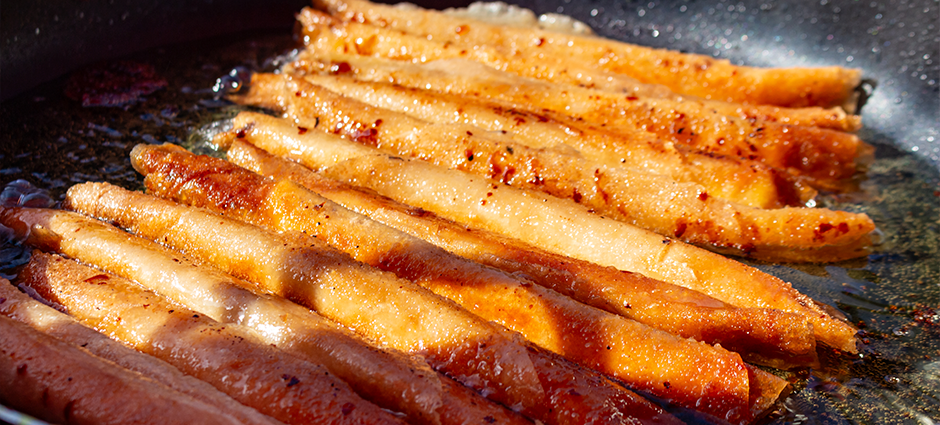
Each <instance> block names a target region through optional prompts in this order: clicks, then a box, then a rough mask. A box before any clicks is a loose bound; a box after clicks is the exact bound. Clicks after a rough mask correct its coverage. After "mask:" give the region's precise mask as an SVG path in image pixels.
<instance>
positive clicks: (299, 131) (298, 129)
mask: <svg viewBox="0 0 940 425" xmlns="http://www.w3.org/2000/svg"><path fill="white" fill-rule="evenodd" d="M307 131H308V129H307V127H297V134H304V133H306V132H307Z"/></svg>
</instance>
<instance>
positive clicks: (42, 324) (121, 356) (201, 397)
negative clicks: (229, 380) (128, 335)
mask: <svg viewBox="0 0 940 425" xmlns="http://www.w3.org/2000/svg"><path fill="white" fill-rule="evenodd" d="M37 258H38V256H37ZM37 261H38V260H37ZM24 276H25V275H24ZM0 316H5V317H8V318H10V319H13V320H15V321H17V322H20V323H23V324H25V325H28V326H30V327H31V328H33V329H36V330H37V331H40V332H42V333H44V334H46V335H49V336H51V337H53V338H56V339H59V340H61V341H63V342H66V343H68V344H71V345H75V346H80V347H82V348H83V349H84V350H87V351H88V352H89V353H91V354H93V355H95V356H97V357H100V358H102V359H105V360H107V361H111V362H114V363H115V364H117V365H118V366H121V367H123V368H125V369H128V370H131V371H134V372H136V373H139V374H141V375H143V376H145V377H147V378H149V379H152V380H154V381H156V382H159V383H161V384H163V385H165V386H167V387H168V388H171V389H173V390H175V391H178V392H180V393H183V394H185V395H187V396H189V397H192V398H193V399H195V400H198V401H200V402H203V403H205V404H207V405H209V406H214V407H215V409H216V410H217V412H216V413H215V414H216V415H220V416H223V417H225V416H231V417H232V419H231V420H233V421H237V422H238V423H242V424H246V425H247V424H257V425H275V424H279V423H280V422H278V421H276V420H274V419H273V418H271V417H269V416H265V415H262V414H260V413H258V411H257V410H254V409H252V408H250V407H247V406H245V405H243V404H241V403H238V402H236V401H235V400H233V399H232V398H231V397H229V396H227V395H225V394H223V393H221V392H220V391H219V390H217V389H215V387H213V386H211V385H209V384H207V383H205V382H203V381H200V380H198V379H196V378H193V377H192V376H189V375H185V374H183V373H182V372H180V371H179V369H176V368H174V367H173V366H170V365H169V364H167V363H166V362H164V361H162V360H159V359H157V358H155V357H151V356H148V355H145V354H142V353H140V352H137V351H134V350H133V349H130V348H128V347H126V346H124V345H121V344H120V343H119V342H117V341H114V340H112V339H110V338H108V337H107V336H104V335H102V334H101V333H99V332H97V331H95V330H94V329H91V328H88V327H85V326H84V325H82V324H81V323H79V322H77V321H76V320H75V319H73V318H72V317H70V316H68V315H65V314H63V313H61V312H59V311H57V310H55V309H54V308H52V307H49V306H47V305H45V304H43V303H41V302H39V301H36V300H34V299H32V298H30V297H29V296H28V295H26V294H24V293H22V292H20V291H19V290H17V289H16V288H15V287H14V286H13V285H10V284H9V282H6V283H4V282H3V279H2V278H0ZM102 409H104V407H101V408H99V409H98V410H102ZM222 412H224V413H222ZM193 420H196V419H195V418H193Z"/></svg>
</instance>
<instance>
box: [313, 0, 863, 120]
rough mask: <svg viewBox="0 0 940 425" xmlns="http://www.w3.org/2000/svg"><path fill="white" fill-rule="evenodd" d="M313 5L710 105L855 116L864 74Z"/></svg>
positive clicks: (417, 13) (337, 3) (386, 9)
mask: <svg viewBox="0 0 940 425" xmlns="http://www.w3.org/2000/svg"><path fill="white" fill-rule="evenodd" d="M314 5H315V6H317V7H318V8H320V9H323V10H326V11H328V12H329V13H331V14H333V15H336V16H338V17H340V18H341V19H344V20H350V21H354V22H364V23H370V24H373V25H378V26H384V27H389V28H393V29H396V30H400V31H405V32H409V33H413V34H417V35H421V36H428V35H431V36H433V37H435V38H436V39H439V40H445V41H446V40H452V41H453V40H462V41H464V42H473V43H474V44H496V43H503V44H505V45H508V46H535V47H531V48H530V49H532V50H535V51H537V52H538V53H540V54H542V55H545V56H549V57H555V58H556V60H558V61H561V62H565V61H571V60H574V61H576V62H579V63H584V64H587V65H589V66H596V67H600V68H601V69H605V70H607V71H611V72H619V73H624V74H626V75H629V76H631V77H633V78H636V79H638V80H640V81H643V82H646V83H650V84H662V85H665V86H667V87H670V88H671V89H672V90H674V91H676V92H679V93H685V94H690V95H694V96H699V97H702V98H706V99H715V100H723V101H731V102H743V103H751V104H757V105H760V104H768V105H777V106H785V107H804V106H822V107H835V106H842V107H844V108H847V110H849V112H853V111H854V105H853V103H852V102H853V101H854V89H855V87H857V86H858V85H859V83H860V80H861V72H860V71H858V70H854V69H846V68H842V67H838V66H832V67H823V68H785V69H784V68H764V69H762V68H753V67H746V66H737V65H732V64H731V63H730V62H728V61H727V60H719V59H714V58H711V57H707V56H703V55H696V54H687V53H678V52H675V51H668V50H663V49H653V48H649V47H642V46H637V45H632V44H628V43H623V42H618V41H613V40H606V39H602V38H598V37H588V36H577V35H567V34H560V33H554V32H550V31H544V30H534V29H528V28H513V27H505V26H497V25H489V24H485V23H482V22H479V21H473V20H468V19H461V18H455V17H449V16H446V15H443V14H441V13H439V12H436V11H430V10H424V9H405V8H395V7H392V6H387V5H381V4H375V3H370V2H368V1H363V0H318V1H315V2H314ZM706 83H707V84H706Z"/></svg>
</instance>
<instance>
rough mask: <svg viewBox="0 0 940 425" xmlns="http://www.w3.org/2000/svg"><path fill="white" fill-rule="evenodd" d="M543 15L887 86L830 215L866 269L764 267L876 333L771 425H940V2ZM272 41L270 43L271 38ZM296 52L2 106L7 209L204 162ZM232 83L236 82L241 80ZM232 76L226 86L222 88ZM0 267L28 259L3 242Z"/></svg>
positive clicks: (205, 49) (667, 7)
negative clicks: (172, 155) (152, 166)
mask: <svg viewBox="0 0 940 425" xmlns="http://www.w3.org/2000/svg"><path fill="white" fill-rule="evenodd" d="M530 6H532V7H533V8H534V9H535V10H536V12H538V13H545V12H560V13H569V14H572V15H574V17H575V18H576V19H580V20H583V21H585V22H587V23H588V24H590V25H592V26H593V27H594V28H595V30H596V31H597V32H598V33H599V34H602V35H607V36H612V37H616V38H621V39H624V40H628V41H632V42H637V43H642V44H648V45H654V46H660V47H668V48H675V49H682V50H685V51H694V52H697V53H704V54H709V55H716V56H718V57H721V58H727V59H730V60H731V61H732V62H735V63H744V62H746V63H748V64H751V65H778V66H782V65H807V66H811V65H829V64H840V65H846V66H853V67H859V68H862V69H863V70H864V71H865V76H866V78H871V79H874V80H875V84H876V86H877V87H876V88H875V90H874V92H873V95H872V96H871V98H870V99H869V100H868V103H867V105H865V107H864V108H863V110H862V112H863V118H864V124H865V129H864V130H862V132H860V136H861V137H862V138H863V139H864V140H866V141H868V142H870V143H873V144H875V145H876V147H877V152H876V155H877V158H878V159H877V160H876V162H875V163H874V164H873V165H872V167H871V168H870V170H869V171H868V173H867V177H868V180H867V181H866V182H864V183H863V184H862V190H861V191H860V192H858V193H855V194H851V195H845V196H842V197H833V196H830V197H825V198H823V199H821V200H820V204H821V205H823V206H835V207H838V208H844V209H849V210H852V211H863V212H867V213H868V214H870V215H871V216H872V218H873V219H874V220H875V222H876V223H877V224H878V226H879V228H880V229H881V231H882V232H883V234H884V236H883V243H882V245H881V246H879V248H878V251H877V252H876V253H875V254H873V255H871V256H869V257H868V258H867V259H863V260H857V261H852V262H848V263H841V264H835V265H807V266H800V267H790V266H778V265H764V264H759V265H758V266H759V267H761V268H762V269H764V270H765V271H768V272H770V273H772V274H774V275H777V276H779V277H782V278H784V279H786V280H788V281H791V282H793V284H794V286H796V287H797V288H798V289H800V290H801V291H803V292H805V293H807V294H808V295H810V296H812V297H814V298H815V299H817V300H819V301H821V302H823V303H826V304H828V305H831V306H834V307H836V308H837V309H839V310H840V311H842V312H843V313H845V314H846V315H847V316H848V317H849V319H850V320H851V321H852V322H853V323H856V324H859V325H860V326H861V328H862V329H863V335H862V340H863V341H864V345H863V347H862V349H861V352H862V356H861V357H859V358H844V357H838V356H826V357H827V366H825V367H823V368H820V369H819V370H812V371H807V372H800V373H794V374H792V375H786V376H787V377H788V378H789V379H790V380H791V381H792V382H793V383H794V392H793V394H792V395H790V396H789V397H788V398H787V399H785V400H783V401H782V402H781V403H779V404H778V408H777V409H776V410H777V412H775V413H774V414H773V415H772V416H771V417H770V418H769V419H768V422H771V423H832V424H836V423H889V424H890V423H931V422H940V408H938V407H937V406H938V405H940V345H938V344H937V342H936V341H937V340H938V338H940V243H938V240H940V171H938V167H940V141H938V140H937V139H938V138H940V134H938V131H940V128H938V126H940V124H938V123H940V118H938V117H940V65H938V60H940V51H938V50H940V39H938V37H940V28H938V26H940V22H938V20H937V19H936V17H937V15H938V14H940V5H938V4H937V2H935V1H917V2H914V1H899V2H896V3H888V2H887V1H864V0H863V1H848V0H846V1H836V0H813V1H808V2H798V3H797V2H794V3H793V4H784V3H782V2H776V1H747V2H735V1H696V2H688V3H685V2H667V1H639V2H636V1H632V2H608V1H585V2H579V1H570V2H565V1H564V0H553V1H548V0H536V1H533V2H532V3H531V4H530ZM272 34H273V35H272ZM291 46H292V42H291V39H290V36H289V29H288V28H285V29H284V30H283V31H278V32H275V33H268V34H249V35H246V36H244V37H239V38H238V39H227V40H215V41H210V42H204V43H200V44H198V45H195V46H193V47H181V46H173V47H167V48H165V49H160V50H155V51H150V52H147V53H146V54H141V55H137V56H133V57H130V58H127V59H131V60H137V61H142V62H145V63H149V64H150V65H152V66H153V67H154V68H155V70H156V71H157V73H158V74H159V75H160V76H162V77H163V78H165V79H166V80H167V86H166V87H165V88H163V89H160V90H158V91H155V92H153V93H151V94H146V95H142V96H140V97H139V98H138V99H137V100H136V101H134V102H131V103H129V104H125V105H122V106H119V107H89V108H83V107H81V106H80V104H79V103H77V102H75V101H72V100H69V99H68V98H67V97H65V95H64V93H63V92H64V87H65V84H66V79H65V78H63V79H60V80H58V81H55V82H52V83H49V84H46V85H43V86H40V87H38V88H35V89H33V90H30V91H29V92H27V93H25V94H23V95H20V96H18V97H16V98H14V99H11V100H9V101H5V102H4V103H3V104H2V105H0V137H2V142H0V187H6V186H8V184H10V183H11V182H14V181H15V180H20V179H21V180H23V181H25V182H28V183H30V184H31V185H33V186H34V188H33V189H29V188H27V187H26V186H25V185H24V183H23V182H17V183H15V184H13V185H11V186H12V187H13V188H12V189H8V190H4V192H3V194H2V195H0V198H2V200H3V202H5V203H17V202H25V200H27V198H29V199H32V200H34V201H33V202H47V200H45V199H46V198H45V196H46V195H41V194H40V195H32V196H30V195H31V194H33V193H36V192H37V190H36V189H37V188H38V192H39V193H45V194H47V195H48V197H49V198H51V200H52V201H58V200H60V199H61V197H62V195H63V194H64V191H65V189H67V188H68V187H69V186H70V185H72V184H74V183H77V182H84V181H87V180H93V181H102V180H107V181H110V182H112V183H115V184H118V185H120V186H123V187H127V188H130V189H139V188H141V187H142V185H141V182H142V179H141V178H140V177H139V176H138V175H137V173H136V172H135V171H134V170H133V169H132V168H131V167H130V163H129V162H128V160H127V154H128V152H129V151H130V149H131V148H132V147H133V145H135V144H137V143H163V142H172V143H180V144H183V145H189V146H196V147H197V148H200V149H203V150H205V148H204V145H203V144H201V138H200V136H192V134H193V133H192V132H193V130H194V129H197V128H200V127H202V126H203V125H207V124H209V123H211V122H213V121H215V120H217V119H219V118H221V117H227V116H231V115H232V114H234V111H235V109H234V107H232V106H231V105H229V104H227V103H226V102H224V101H220V100H218V98H217V95H216V93H215V91H214V90H213V87H217V89H219V90H228V89H232V88H237V87H238V85H239V84H240V81H242V79H243V78H244V75H245V71H246V70H250V69H262V68H270V67H271V65H272V64H271V63H270V62H269V59H270V58H271V57H273V56H275V55H276V54H277V53H279V52H285V51H288V50H289V49H290V48H291ZM233 70H235V72H230V71H233ZM220 78H221V79H220ZM0 239H2V240H4V241H5V242H4V244H3V246H2V247H0V263H2V265H3V266H4V267H5V268H4V269H3V270H2V272H3V273H4V274H5V275H7V276H9V275H10V274H11V273H12V270H11V269H10V268H9V266H10V265H15V264H21V263H22V262H23V261H24V259H25V255H26V254H25V252H24V251H23V250H22V249H19V248H18V247H16V246H14V245H12V244H11V243H9V242H6V241H7V240H8V235H7V234H6V233H5V232H3V229H0Z"/></svg>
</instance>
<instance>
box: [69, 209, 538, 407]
mask: <svg viewBox="0 0 940 425" xmlns="http://www.w3.org/2000/svg"><path fill="white" fill-rule="evenodd" d="M84 224H85V225H82V223H81V222H76V223H74V224H73V227H74V228H76V229H77V228H79V227H80V228H81V229H82V233H81V234H79V235H77V236H75V239H76V240H75V241H72V243H71V244H62V246H65V247H72V248H73V249H69V250H68V251H66V253H67V254H68V255H70V256H72V257H74V258H77V259H79V260H81V261H83V262H85V263H87V264H92V265H94V266H96V267H98V268H100V269H102V270H106V271H108V272H111V273H115V274H117V275H120V276H122V277H124V278H127V279H132V280H134V281H137V282H139V283H140V284H142V285H144V286H145V287H147V288H149V289H151V290H153V291H155V292H158V293H160V294H161V295H163V296H166V297H168V298H171V299H173V300H174V301H176V302H178V303H180V304H182V305H184V306H186V307H187V308H190V309H193V310H196V311H199V312H200V313H203V314H206V315H207V316H208V317H210V318H212V319H213V320H217V321H220V322H224V323H236V324H240V325H245V326H247V327H250V328H252V329H254V330H255V333H256V334H257V335H258V336H259V337H260V338H261V339H262V340H263V341H264V343H266V344H271V345H276V346H277V347H278V348H280V349H282V350H285V351H287V352H289V353H291V354H294V355H297V356H299V357H304V358H307V359H310V360H312V361H314V362H315V363H318V364H323V365H325V366H326V367H327V368H329V370H330V372H332V373H333V374H334V375H337V376H339V377H340V378H341V379H343V380H344V381H346V382H348V383H350V384H351V385H352V387H353V389H355V390H356V391H357V392H358V393H360V394H362V395H363V397H366V398H368V399H370V400H372V401H374V402H376V403H378V404H380V405H381V406H383V407H385V408H388V409H391V410H395V411H401V412H404V413H406V414H407V415H408V418H409V419H410V420H411V421H413V422H415V423H454V422H453V421H454V420H457V421H458V422H457V423H468V421H470V420H471V419H473V418H476V419H478V421H481V422H480V423H482V421H483V420H484V418H486V417H491V418H498V419H500V420H501V421H502V422H506V423H512V422H513V421H515V422H519V421H520V420H521V418H520V417H517V416H515V415H513V414H511V413H510V412H508V411H506V410H505V409H503V408H500V407H497V406H495V405H493V404H492V403H489V402H487V401H486V400H484V399H482V398H480V397H479V396H478V395H477V396H476V397H474V395H475V393H472V392H469V390H466V389H465V388H463V387H462V386H459V385H456V384H454V383H452V382H450V380H449V378H444V377H441V378H440V379H439V378H438V375H437V373H435V372H434V371H433V370H431V369H430V367H429V366H428V365H427V364H425V363H424V362H422V361H420V360H417V359H409V358H408V357H406V356H405V355H403V354H402V353H398V352H386V351H382V350H379V349H377V348H375V347H371V346H369V345H368V344H366V343H365V342H364V341H362V340H360V339H359V338H356V337H354V336H353V335H351V334H350V333H349V332H348V331H346V330H345V329H343V328H340V327H338V326H336V325H335V324H334V323H332V322H330V321H327V320H326V319H324V318H322V317H321V316H319V315H316V314H314V313H312V312H311V311H310V310H308V309H306V308H303V307H301V306H298V305H296V304H294V303H291V302H289V301H287V300H285V299H283V298H280V297H272V296H266V295H256V294H254V293H251V292H250V291H248V290H246V289H243V288H244V287H247V286H249V284H248V283H245V282H241V281H239V280H237V279H235V278H232V277H231V276H228V275H225V274H224V273H221V272H219V271H217V270H214V269H211V268H204V267H196V266H194V265H193V264H192V263H191V262H190V261H188V260H187V259H186V258H184V257H182V256H181V255H179V254H174V253H173V252H171V251H168V250H166V249H165V248H162V247H160V246H159V245H157V244H155V243H154V242H151V241H148V240H144V239H141V238H138V237H135V236H132V235H129V234H127V233H126V232H123V231H121V230H119V229H116V228H114V227H111V226H104V225H100V224H99V223H97V222H95V221H94V220H92V219H86V220H85V223H84ZM75 246H80V247H81V248H80V249H74V247H75ZM442 380H444V381H446V382H443V381H442ZM462 388H463V389H462ZM458 418H459V419H458Z"/></svg>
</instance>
